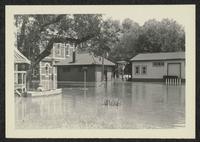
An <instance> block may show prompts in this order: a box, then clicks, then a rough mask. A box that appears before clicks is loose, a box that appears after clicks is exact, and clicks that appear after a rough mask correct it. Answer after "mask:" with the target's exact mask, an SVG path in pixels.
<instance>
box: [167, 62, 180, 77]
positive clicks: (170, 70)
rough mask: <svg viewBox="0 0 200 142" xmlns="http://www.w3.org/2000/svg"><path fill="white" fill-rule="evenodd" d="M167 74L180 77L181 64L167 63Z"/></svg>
mask: <svg viewBox="0 0 200 142" xmlns="http://www.w3.org/2000/svg"><path fill="white" fill-rule="evenodd" d="M167 74H168V76H178V77H179V78H180V77H181V64H180V63H168V65H167Z"/></svg>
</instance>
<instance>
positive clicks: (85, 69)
mask: <svg viewBox="0 0 200 142" xmlns="http://www.w3.org/2000/svg"><path fill="white" fill-rule="evenodd" d="M82 70H83V74H84V75H83V76H84V88H83V90H87V88H86V83H87V67H83V68H82Z"/></svg>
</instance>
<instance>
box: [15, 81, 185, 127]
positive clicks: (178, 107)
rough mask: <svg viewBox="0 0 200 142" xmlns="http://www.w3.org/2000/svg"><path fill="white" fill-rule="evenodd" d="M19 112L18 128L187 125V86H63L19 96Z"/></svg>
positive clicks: (121, 83)
mask: <svg viewBox="0 0 200 142" xmlns="http://www.w3.org/2000/svg"><path fill="white" fill-rule="evenodd" d="M105 100H109V101H111V102H112V101H114V105H109V104H105ZM115 101H118V102H119V103H118V104H117V105H116V103H115ZM110 104H112V103H110ZM15 112H16V113H15V114H16V115H15V116H16V117H15V122H16V128H27V129H29V128H30V129H33V128H45V129H46V128H66V129H67V128H104V129H105V128H133V129H136V128H177V127H184V124H185V86H184V85H182V86H167V85H165V84H161V83H155V84H153V83H132V82H110V83H107V84H105V85H102V86H100V87H96V88H89V89H88V90H87V91H84V90H80V89H78V88H74V89H63V94H62V95H55V96H46V97H27V98H20V97H16V99H15Z"/></svg>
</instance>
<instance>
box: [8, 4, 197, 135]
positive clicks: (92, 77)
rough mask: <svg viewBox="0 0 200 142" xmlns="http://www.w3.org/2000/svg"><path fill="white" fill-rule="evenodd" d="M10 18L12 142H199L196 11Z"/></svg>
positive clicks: (143, 9)
mask: <svg viewBox="0 0 200 142" xmlns="http://www.w3.org/2000/svg"><path fill="white" fill-rule="evenodd" d="M6 10H7V11H6V13H7V17H6V26H7V27H6V32H7V35H6V59H7V60H6V66H7V69H6V74H7V76H6V77H7V79H8V83H7V84H6V85H7V89H8V86H9V89H8V90H7V91H8V92H9V93H8V92H7V94H6V95H7V96H6V112H8V111H9V112H11V113H7V114H6V116H7V118H6V128H7V134H8V136H10V137H18V136H17V134H19V137H36V134H38V137H43V136H44V137H57V136H56V135H57V134H58V133H59V131H61V132H62V133H64V134H58V137H64V138H65V137H79V136H80V137H143V136H144V137H147V138H148V137H162V135H163V137H168V136H167V134H168V133H169V137H172V138H174V137H182V138H184V137H188V138H192V137H194V133H195V130H194V127H195V119H194V117H195V116H194V114H195V108H194V107H195V79H194V78H195V76H194V72H195V67H194V66H195V60H194V58H195V56H194V54H195V38H194V37H195V33H194V29H195V6H192V5H184V6H183V5H182V6H179V5H170V6H155V5H154V6H153V5H149V6H139V5H138V6H48V7H45V6H30V7H29V6H8V7H6ZM181 14H182V15H181ZM11 56H12V57H11ZM188 92H190V93H188ZM78 130H80V132H78ZM143 130H144V132H143ZM56 131H58V133H56ZM65 131H66V132H65ZM69 131H70V132H69ZM101 131H102V133H101ZM117 131H118V132H117ZM157 131H158V132H161V134H160V135H158V136H155V135H156V133H157ZM22 132H23V134H24V135H23V136H22ZM54 132H55V133H54ZM97 132H98V133H100V134H96V133H97ZM107 132H108V133H107ZM110 132H111V134H110V135H109V133H110ZM115 132H116V133H115ZM126 132H127V134H124V136H122V135H123V133H126ZM170 132H171V134H170ZM46 133H47V134H46ZM75 133H76V135H79V136H69V134H72V135H74V134H75ZM51 134H53V135H51ZM140 134H141V136H140ZM145 135H147V136H145Z"/></svg>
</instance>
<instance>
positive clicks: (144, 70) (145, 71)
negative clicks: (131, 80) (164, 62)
mask: <svg viewBox="0 0 200 142" xmlns="http://www.w3.org/2000/svg"><path fill="white" fill-rule="evenodd" d="M142 74H147V66H142Z"/></svg>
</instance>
